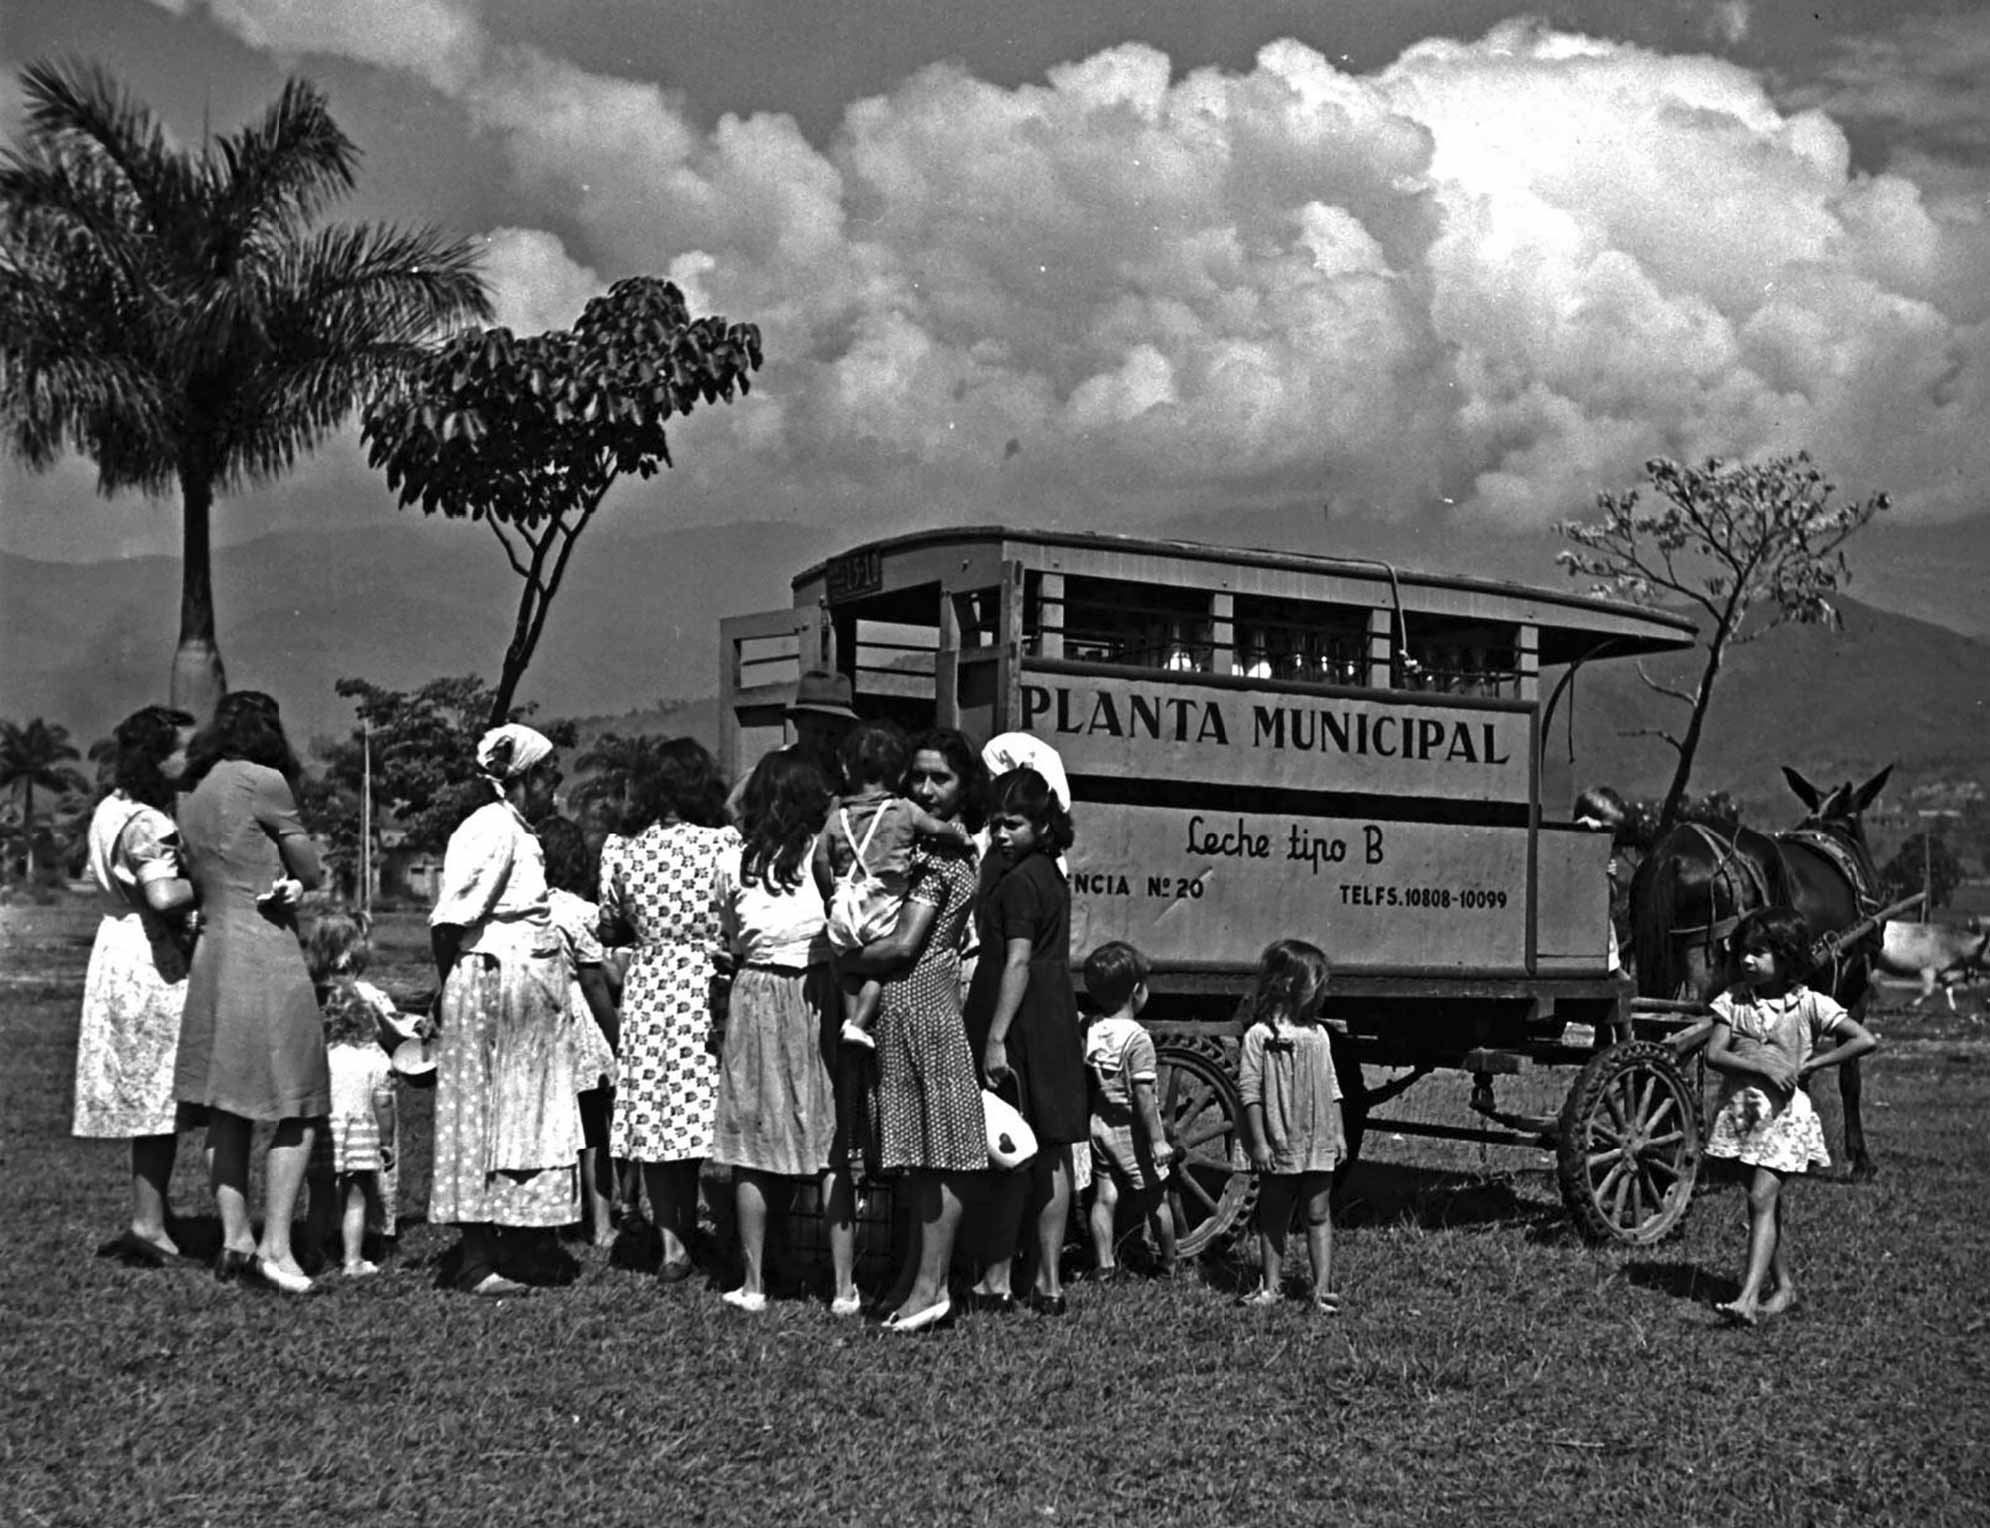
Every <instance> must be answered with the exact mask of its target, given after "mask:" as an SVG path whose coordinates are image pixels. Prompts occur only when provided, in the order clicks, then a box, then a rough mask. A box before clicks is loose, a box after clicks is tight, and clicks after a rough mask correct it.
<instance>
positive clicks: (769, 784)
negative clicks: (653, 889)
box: [712, 751, 856, 1314]
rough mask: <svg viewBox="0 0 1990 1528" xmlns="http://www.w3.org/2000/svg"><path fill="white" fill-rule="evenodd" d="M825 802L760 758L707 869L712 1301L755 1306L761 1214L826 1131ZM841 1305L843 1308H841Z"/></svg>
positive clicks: (799, 767)
mask: <svg viewBox="0 0 1990 1528" xmlns="http://www.w3.org/2000/svg"><path fill="white" fill-rule="evenodd" d="M828 801H829V786H828V782H827V781H825V780H824V779H823V777H822V771H821V770H819V769H817V768H816V767H815V764H814V763H813V762H812V761H811V760H809V759H808V758H806V757H805V756H803V755H801V754H799V753H796V752H793V751H783V752H779V753H770V754H769V755H767V757H765V758H764V759H762V760H761V761H760V763H759V764H758V765H757V766H756V767H755V769H754V771H753V773H752V775H751V776H749V777H748V779H747V783H746V792H745V794H744V796H742V798H741V809H742V814H743V815H742V818H741V829H742V831H743V832H744V834H745V837H746V841H745V843H744V844H743V845H741V847H740V848H739V849H738V850H736V851H734V852H733V853H731V854H728V855H726V856H725V857H724V858H722V859H721V860H720V861H719V865H718V871H717V874H716V875H715V877H714V881H713V889H712V895H713V899H714V901H715V902H716V903H717V905H718V910H719V929H720V933H721V937H722V940H723V948H724V949H725V951H726V954H727V956H728V958H729V962H730V965H731V970H732V975H731V978H730V981H729V983H728V987H729V991H728V993H727V1000H726V1003H725V1018H724V1020H723V1022H722V1023H721V1024H720V1025H719V1031H720V1034H721V1037H722V1049H721V1052H720V1060H719V1095H718V1117H717V1123H716V1125H715V1127H714V1132H713V1145H712V1160H713V1161H715V1162H720V1163H724V1164H725V1165H727V1166H729V1167H731V1168H732V1170H733V1173H732V1176H733V1195H734V1202H735V1206H736V1209H737V1217H738V1222H739V1242H740V1261H741V1265H742V1266H741V1272H742V1275H743V1277H742V1281H741V1284H740V1287H739V1288H738V1289H735V1290H729V1291H728V1292H727V1293H726V1296H725V1299H726V1303H727V1304H728V1305H732V1306H734V1307H736V1308H738V1309H740V1310H743V1311H749V1312H757V1311H762V1310H765V1309H766V1308H767V1288H766V1278H765V1273H764V1263H765V1254H766V1250H767V1229H768V1220H769V1216H770V1213H772V1212H775V1211H776V1210H777V1209H780V1208H785V1205H786V1202H787V1200H788V1199H789V1198H790V1197H791V1196H792V1194H793V1191H794V1187H795V1183H796V1182H797V1180H799V1179H803V1178H814V1177H818V1176H820V1175H821V1174H822V1173H823V1172H824V1170H825V1169H827V1167H828V1166H829V1154H830V1148H831V1146H832V1144H833V1143H834V1140H835V1136H836V1093H835V1086H834V1081H833V1078H832V1076H831V1072H830V1058H831V1057H832V1056H833V1055H834V1053H835V1036H834V1031H833V1028H832V1024H833V1018H834V1014H835V1011H836V1001H835V988H836V984H835V979H834V976H833V975H832V973H831V969H830V965H829V946H828V944H827V942H826V941H825V940H824V938H823V905H822V896H821V894H820V893H819V892H818V891H817V890H816V888H815V884H814V882H813V880H812V879H811V877H810V874H809V863H808V861H809V853H810V849H811V848H812V846H813V845H814V843H815V837H816V834H817V833H818V832H819V831H820V830H821V828H822V819H823V812H824V810H825V808H826V807H827V805H828ZM855 1308H856V1307H855V1302H854V1300H852V1301H851V1302H850V1304H849V1306H848V1307H847V1309H848V1311H849V1312H851V1313H854V1311H855ZM843 1309H844V1308H843V1307H838V1313H839V1314H841V1313H843Z"/></svg>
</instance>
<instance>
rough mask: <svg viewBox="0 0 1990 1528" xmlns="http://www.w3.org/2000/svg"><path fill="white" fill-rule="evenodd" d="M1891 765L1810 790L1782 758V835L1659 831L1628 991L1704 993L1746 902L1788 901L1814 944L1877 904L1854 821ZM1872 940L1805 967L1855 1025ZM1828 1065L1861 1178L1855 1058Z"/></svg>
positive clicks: (1706, 1028)
mask: <svg viewBox="0 0 1990 1528" xmlns="http://www.w3.org/2000/svg"><path fill="white" fill-rule="evenodd" d="M1892 773H1893V766H1892V765H1890V764H1889V765H1888V766H1887V767H1886V768H1885V769H1882V770H1881V771H1880V772H1879V773H1878V774H1876V775H1874V776H1873V777H1872V778H1871V779H1870V780H1868V781H1866V783H1865V784H1863V785H1861V786H1858V787H1856V788H1855V787H1853V786H1852V785H1851V784H1849V783H1847V784H1843V785H1840V786H1838V787H1837V788H1836V789H1835V790H1831V791H1821V790H1819V789H1818V788H1817V787H1816V786H1814V785H1812V784H1811V783H1810V782H1809V781H1808V780H1806V779H1805V778H1804V777H1803V776H1802V775H1800V774H1798V773H1797V772H1796V771H1795V770H1794V769H1791V768H1789V767H1788V766H1787V765H1785V766H1784V768H1783V778H1784V779H1785V780H1787V781H1788V782H1789V786H1790V789H1791V790H1792V791H1794V792H1795V793H1796V796H1797V799H1798V800H1800V801H1801V802H1803V804H1804V806H1805V807H1806V808H1807V809H1808V815H1807V816H1805V818H1804V819H1803V821H1802V822H1800V823H1799V824H1798V825H1797V826H1796V827H1794V828H1792V829H1790V830H1789V831H1788V832H1786V833H1778V834H1775V835H1774V836H1771V835H1769V834H1766V833H1758V832H1756V831H1755V830H1754V829H1752V828H1737V829H1735V830H1733V831H1732V832H1724V831H1722V830H1720V829H1718V828H1712V827H1707V826H1704V825H1702V824H1699V823H1681V824H1679V825H1678V826H1676V827H1674V828H1672V829H1670V830H1669V831H1667V832H1666V834H1665V835H1664V836H1663V837H1662V838H1660V839H1659V841H1658V842H1657V843H1655V844H1653V845H1652V849H1651V853H1650V854H1649V855H1648V856H1647V857H1646V858H1645V861H1644V863H1643V864H1641V865H1640V866H1639V867H1638V870H1637V874H1636V876H1635V877H1634V878H1633V879H1632V882H1631V931H1632V949H1633V951H1634V952H1635V957H1636V964H1637V983H1638V995H1639V996H1640V997H1658V998H1674V999H1677V998H1685V999H1689V1000H1694V1001H1698V1002H1707V1001H1709V1000H1711V999H1712V998H1713V997H1714V996H1715V995H1716V994H1718V993H1719V992H1720V990H1721V988H1722V986H1723V985H1724V984H1725V982H1726V980H1727V972H1728V961H1727V950H1726V939H1727V936H1728V935H1729V934H1730V933H1732V932H1733V931H1734V926H1735V924H1736V923H1738V922H1739V921H1740V920H1741V917H1742V915H1743V914H1744V913H1748V912H1753V911H1754V910H1755V909H1756V908H1758V907H1773V906H1778V905H1781V906H1789V907H1794V908H1795V909H1796V910H1797V911H1798V912H1799V913H1801V914H1802V915H1803V919H1804V922H1805V924H1806V925H1808V927H1809V929H1810V936H1811V939H1812V941H1813V946H1814V947H1817V946H1818V945H1819V944H1820V942H1822V941H1826V940H1828V939H1829V938H1830V936H1832V935H1834V934H1839V933H1841V932H1843V931H1844V930H1846V929H1849V928H1850V927H1851V926H1852V925H1854V924H1856V923H1858V922H1859V921H1861V920H1862V919H1866V918H1870V917H1871V916H1872V915H1873V914H1874V913H1875V912H1876V911H1877V910H1878V908H1879V871H1878V869H1877V868H1876V867H1875V866H1874V864H1873V857H1872V851H1871V849H1869V848H1868V847H1867V845H1866V833H1865V824H1864V822H1863V820H1862V819H1863V814H1864V812H1865V810H1866V808H1867V807H1869V806H1871V805H1872V803H1873V801H1874V799H1875V798H1876V797H1877V796H1878V795H1879V793H1880V791H1881V790H1882V789H1884V787H1885V785H1886V781H1887V777H1888V776H1889V775H1891V774H1892ZM1879 949H1880V935H1879V931H1878V929H1877V928H1874V929H1871V930H1868V931H1867V932H1865V933H1862V934H1861V935H1860V936H1859V937H1858V938H1856V939H1854V940H1851V941H1850V942H1849V943H1846V944H1845V945H1844V946H1843V947H1842V948H1835V947H1834V948H1831V949H1830V950H1829V953H1828V954H1827V957H1826V958H1825V959H1824V960H1823V961H1822V962H1821V963H1820V964H1819V965H1818V967H1817V968H1816V969H1815V970H1813V971H1812V972H1811V974H1810V976H1809V978H1808V982H1809V985H1810V986H1811V987H1813V988H1815V989H1816V990H1817V991H1820V992H1825V993H1828V994H1830V996H1832V997H1833V998H1835V999H1836V1000H1837V1001H1838V1002H1839V1003H1840V1004H1842V1005H1843V1006H1844V1007H1845V1009H1846V1010H1847V1011H1848V1012H1849V1013H1850V1014H1851V1015H1852V1017H1853V1018H1855V1019H1858V1020H1860V1021H1861V1022H1863V1021H1864V1019H1865V1011H1866V1005H1867V1003H1868V1002H1869V1001H1870V999H1871V996H1872V971H1873V963H1874V961H1875V959H1876V958H1877V957H1878V954H1879ZM1712 1033H1713V1026H1712V1024H1711V1023H1710V1022H1709V1023H1702V1024H1698V1025H1695V1026H1694V1027H1693V1028H1691V1029H1689V1030H1687V1031H1685V1032H1684V1033H1683V1034H1681V1035H1679V1036H1677V1037H1676V1038H1675V1039H1674V1041H1673V1042H1672V1043H1673V1045H1674V1046H1675V1047H1676V1048H1677V1050H1678V1051H1679V1053H1680V1054H1681V1055H1682V1056H1684V1055H1687V1054H1690V1053H1691V1052H1692V1051H1693V1050H1694V1049H1695V1048H1697V1047H1698V1046H1699V1045H1701V1044H1704V1043H1705V1042H1706V1040H1707V1039H1708V1038H1709V1037H1710V1036H1711V1035H1712ZM1836 1070H1837V1072H1838V1095H1839V1098H1840V1099H1841V1100H1842V1101H1843V1103H1844V1109H1845V1154H1846V1155H1847V1157H1849V1158H1850V1159H1851V1173H1852V1176H1853V1177H1854V1178H1855V1179H1867V1178H1870V1177H1872V1176H1873V1173H1874V1171H1875V1167H1874V1164H1873V1159H1872V1154H1871V1152H1870V1151H1869V1150H1868V1149H1867V1146H1866V1132H1865V1123H1864V1119H1863V1116H1862V1114H1861V1110H1860V1098H1861V1095H1862V1088H1863V1079H1862V1078H1861V1077H1860V1074H1859V1063H1858V1062H1856V1061H1851V1062H1847V1063H1846V1064H1845V1065H1843V1066H1841V1067H1838V1068H1837V1069H1836Z"/></svg>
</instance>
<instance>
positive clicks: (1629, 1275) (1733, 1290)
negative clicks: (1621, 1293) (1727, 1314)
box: [1623, 1262, 1741, 1305]
mask: <svg viewBox="0 0 1990 1528" xmlns="http://www.w3.org/2000/svg"><path fill="white" fill-rule="evenodd" d="M1623 1274H1624V1277H1625V1278H1626V1279H1627V1280H1628V1281H1629V1282H1631V1283H1633V1284H1635V1285H1637V1286H1638V1287H1639V1288H1640V1289H1655V1290H1657V1291H1658V1292H1659V1293H1660V1294H1666V1295H1671V1296H1672V1297H1673V1298H1674V1299H1675V1300H1685V1301H1688V1302H1690V1303H1692V1304H1694V1305H1713V1304H1717V1303H1720V1302H1722V1301H1727V1300H1732V1299H1733V1298H1734V1297H1735V1296H1736V1295H1738V1294H1740V1293H1741V1284H1740V1281H1739V1280H1737V1279H1735V1278H1733V1277H1731V1276H1730V1275H1728V1274H1722V1273H1709V1272H1707V1271H1706V1269H1704V1268H1702V1267H1700V1266H1699V1265H1698V1264H1697V1263H1657V1262H1635V1263H1625V1264H1624V1265H1623Z"/></svg>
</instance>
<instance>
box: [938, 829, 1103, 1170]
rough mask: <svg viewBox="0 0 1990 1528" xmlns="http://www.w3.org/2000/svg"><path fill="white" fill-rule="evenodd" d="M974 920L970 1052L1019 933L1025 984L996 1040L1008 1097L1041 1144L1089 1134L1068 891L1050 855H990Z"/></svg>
mask: <svg viewBox="0 0 1990 1528" xmlns="http://www.w3.org/2000/svg"><path fill="white" fill-rule="evenodd" d="M974 926H975V931H976V933H977V934H978V935H979V936H980V939H981V957H980V959H979V960H977V961H976V962H975V966H974V981H973V984H972V985H971V986H970V987H969V988H968V993H967V1039H968V1043H969V1044H970V1045H971V1046H973V1047H974V1055H975V1060H976V1061H977V1062H979V1061H980V1059H981V1057H982V1055H983V1054H984V1053H985V1052H986V1051H987V1049H988V1030H989V1026H990V1025H991V1024H993V1022H994V1019H995V1004H996V1001H997V999H998V998H999V997H1000V995H1001V990H1002V966H1003V962H1004V957H1005V955H1006V953H1007V949H1008V943H1009V941H1010V940H1011V939H1027V940H1029V942H1030V982H1029V988H1028V990H1027V991H1025V992H1024V994H1023V1001H1022V1006H1021V1007H1020V1008H1018V1009H1017V1010H1016V1017H1015V1020H1014V1022H1012V1023H1011V1024H1010V1025H1009V1033H1008V1035H1007V1036H1006V1037H1005V1040H1004V1044H1005V1047H1006V1049H1007V1051H1008V1054H1009V1070H1010V1071H1011V1072H1013V1073H1015V1078H1016V1081H1015V1087H1016V1091H1017V1094H1018V1097H1017V1099H1016V1106H1017V1107H1018V1108H1019V1109H1021V1110H1022V1111H1023V1118H1024V1119H1026V1120H1028V1121H1029V1122H1030V1128H1031V1129H1032V1130H1034V1131H1035V1132H1036V1137H1037V1139H1038V1140H1039V1141H1041V1142H1042V1143H1043V1144H1044V1145H1046V1146H1066V1145H1070V1144H1072V1143H1073V1142H1076V1141H1082V1140H1086V1139H1088V1138H1089V1137H1090V1135H1091V1124H1092V1106H1091V1099H1090V1097H1089V1095H1088V1093H1087V1089H1086V1079H1085V1050H1084V1039H1083V1034H1082V1031H1081V1029H1080V1027H1079V1024H1078V997H1077V993H1076V992H1075V991H1074V990H1073V988H1072V986H1071V893H1070V892H1069V890H1067V889H1066V887H1065V884H1064V875H1063V872H1062V871H1060V870H1059V869H1058V868H1057V861H1056V860H1054V859H1052V858H1051V857H1050V856H1049V855H1047V854H1027V855H1025V856H1023V858H1022V859H1021V861H1019V862H1017V863H1015V864H1008V863H1006V862H1004V861H1003V860H1002V859H1001V858H1000V857H999V856H992V857H991V858H990V860H989V864H988V871H987V874H986V875H985V876H984V878H983V880H982V884H981V894H980V897H979V899H978V900H977V901H976V903H975V909H974Z"/></svg>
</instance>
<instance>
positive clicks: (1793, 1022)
mask: <svg viewBox="0 0 1990 1528" xmlns="http://www.w3.org/2000/svg"><path fill="white" fill-rule="evenodd" d="M1728 947H1729V948H1730V949H1731V950H1732V951H1733V952H1734V965H1735V970H1736V973H1737V980H1736V981H1735V983H1734V985H1732V986H1731V987H1729V988H1728V989H1727V991H1725V992H1723V993H1722V994H1721V995H1720V996H1719V997H1717V998H1715V999H1714V1001H1713V1010H1714V1019H1713V1024H1714V1037H1713V1040H1712V1042H1711V1043H1710V1044H1709V1045H1708V1047H1707V1065H1708V1066H1710V1067H1712V1068H1713V1069H1714V1070H1715V1071H1717V1072H1719V1073H1721V1075H1722V1079H1723V1081H1722V1087H1721V1098H1720V1103H1719V1105H1718V1106H1717V1107H1716V1109H1715V1112H1714V1124H1713V1129H1712V1130H1710V1131H1709V1132H1708V1135H1707V1155H1708V1156H1710V1157H1717V1158H1725V1159H1727V1160H1730V1161H1734V1162H1738V1163H1739V1164H1740V1165H1741V1166H1742V1167H1744V1168H1746V1169H1748V1174H1749V1176H1748V1272H1747V1275H1746V1277H1745V1278H1744V1279H1743V1281H1742V1285H1741V1292H1740V1293H1739V1294H1738V1295H1736V1296H1735V1297H1734V1299H1733V1300H1731V1301H1729V1302H1728V1303H1726V1304H1724V1305H1719V1306H1716V1307H1715V1309H1717V1310H1719V1311H1720V1313H1721V1314H1722V1315H1724V1316H1726V1317H1728V1318H1729V1319H1730V1320H1732V1321H1736V1322H1739V1323H1741V1324H1742V1325H1745V1326H1753V1325H1754V1324H1755V1323H1756V1322H1757V1321H1759V1320H1761V1319H1762V1317H1764V1316H1774V1315H1777V1314H1779V1313H1780V1312H1782V1311H1785V1310H1788V1309H1789V1308H1790V1306H1791V1305H1793V1304H1795V1303H1796V1297H1797V1287H1796V1279H1795V1276H1794V1275H1793V1274H1792V1273H1791V1271H1790V1264H1789V1247H1788V1234H1787V1232H1786V1230H1785V1226H1784V1217H1783V1205H1784V1200H1785V1197H1786V1196H1785V1194H1784V1179H1786V1178H1787V1177H1789V1175H1790V1174H1792V1173H1801V1172H1806V1171H1808V1170H1809V1169H1810V1168H1812V1167H1829V1166H1830V1165H1831V1154H1830V1153H1829V1152H1827V1151H1826V1150H1825V1149H1824V1127H1823V1125H1822V1124H1820V1123H1819V1122H1818V1118H1817V1111H1816V1110H1815V1109H1813V1108H1812V1107H1811V1103H1810V1095H1809V1094H1807V1093H1806V1092H1804V1087H1803V1085H1804V1081H1805V1079H1806V1078H1808V1077H1809V1076H1810V1075H1811V1073H1813V1072H1818V1071H1822V1070H1823V1069H1824V1068H1825V1067H1829V1066H1840V1065H1843V1064H1844V1063H1845V1062H1847V1061H1851V1060H1853V1059H1854V1058H1856V1057H1859V1056H1863V1055H1865V1054H1866V1053H1867V1052H1868V1051H1870V1050H1872V1049H1873V1048H1874V1047H1875V1046H1876V1045H1878V1044H1879V1042H1878V1041H1877V1040H1875V1039H1874V1038H1873V1036H1872V1032H1871V1031H1870V1030H1868V1029H1867V1028H1866V1027H1865V1026H1864V1025H1863V1024H1861V1023H1859V1022H1858V1020H1856V1019H1854V1018H1853V1017H1852V1016H1851V1015H1850V1014H1849V1013H1847V1012H1846V1011H1845V1010H1844V1009H1843V1008H1841V1007H1840V1006H1839V1005H1838V1004H1837V1003H1836V1002H1835V1001H1833V1000H1832V999H1831V998H1829V997H1827V996H1826V995H1825V994H1824V993H1822V992H1815V991H1812V990H1811V989H1810V988H1809V987H1806V986H1805V985H1804V983H1803V978H1804V977H1805V976H1806V975H1808V974H1809V971H1810V931H1809V929H1808V927H1807V926H1806V925H1805V923H1804V919H1803V914H1801V913H1799V912H1798V911H1797V910H1796V909H1795V908H1793V907H1765V908H1757V909H1756V910H1755V911H1754V912H1751V913H1749V914H1747V915H1746V916H1744V917H1743V918H1742V920H1741V921H1740V922H1739V923H1738V924H1736V925H1735V930H1734V934H1733V936H1732V937H1731V938H1730V940H1729V943H1728ZM1827 1036H1828V1037H1830V1039H1831V1040H1833V1041H1834V1042H1835V1043H1834V1044H1833V1045H1832V1046H1831V1047H1830V1049H1828V1050H1819V1049H1818V1045H1819V1044H1820V1042H1822V1041H1823V1040H1824V1039H1825V1038H1826V1037H1827ZM1772 1279H1773V1281H1774V1283H1773V1287H1771V1288H1770V1290H1769V1296H1768V1298H1767V1299H1766V1300H1765V1299H1763V1297H1762V1290H1763V1286H1764V1285H1765V1284H1767V1283H1769V1282H1770V1281H1771V1280H1772Z"/></svg>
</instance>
